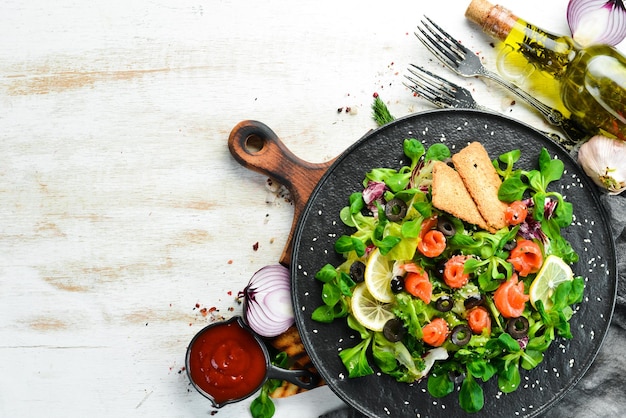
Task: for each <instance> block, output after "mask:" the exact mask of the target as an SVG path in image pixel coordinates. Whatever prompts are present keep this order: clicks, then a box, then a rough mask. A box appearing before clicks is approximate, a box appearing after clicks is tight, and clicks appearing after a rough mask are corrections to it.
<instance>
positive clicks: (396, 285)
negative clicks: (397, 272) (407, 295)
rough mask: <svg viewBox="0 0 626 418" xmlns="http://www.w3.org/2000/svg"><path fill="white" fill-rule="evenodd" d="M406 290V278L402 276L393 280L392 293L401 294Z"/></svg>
mask: <svg viewBox="0 0 626 418" xmlns="http://www.w3.org/2000/svg"><path fill="white" fill-rule="evenodd" d="M403 290H404V278H403V277H402V276H396V277H394V278H393V279H391V291H392V292H393V293H400V292H402V291H403Z"/></svg>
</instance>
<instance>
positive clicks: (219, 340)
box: [188, 322, 267, 404]
mask: <svg viewBox="0 0 626 418" xmlns="http://www.w3.org/2000/svg"><path fill="white" fill-rule="evenodd" d="M188 367H189V373H190V376H191V379H192V380H193V381H194V382H195V383H196V385H197V386H198V387H199V388H200V389H202V390H203V391H204V392H206V393H207V394H209V395H211V397H212V398H213V400H214V401H215V403H217V404H223V403H224V402H226V401H231V400H236V399H239V398H243V397H246V396H247V395H250V394H252V393H253V392H254V391H256V389H258V388H259V386H260V385H261V383H263V380H264V379H265V374H266V371H267V365H266V359H265V354H264V352H263V350H262V348H261V347H260V346H259V343H258V342H257V340H256V339H255V338H254V337H253V336H252V335H251V334H250V332H248V331H247V330H245V329H243V328H242V327H241V326H240V325H239V324H238V323H237V322H229V323H226V324H222V325H216V326H213V327H211V328H207V329H206V330H205V331H203V332H202V333H201V334H199V335H198V336H197V337H196V338H195V339H194V341H193V342H192V345H191V348H190V351H189V361H188Z"/></svg>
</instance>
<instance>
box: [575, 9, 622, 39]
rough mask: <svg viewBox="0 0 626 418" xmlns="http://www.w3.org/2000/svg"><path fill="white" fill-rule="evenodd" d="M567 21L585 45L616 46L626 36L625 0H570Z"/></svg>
mask: <svg viewBox="0 0 626 418" xmlns="http://www.w3.org/2000/svg"><path fill="white" fill-rule="evenodd" d="M567 23H568V25H569V28H570V31H571V33H572V37H573V38H574V40H575V41H576V42H577V43H579V44H580V45H582V46H583V47H586V46H590V45H594V44H606V45H612V46H615V45H617V44H619V43H620V42H621V41H622V40H624V38H626V6H624V1H623V0H570V2H569V3H568V5H567Z"/></svg>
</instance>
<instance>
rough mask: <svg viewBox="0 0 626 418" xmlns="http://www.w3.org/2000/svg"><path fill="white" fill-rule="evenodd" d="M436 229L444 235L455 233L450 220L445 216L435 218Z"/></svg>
mask: <svg viewBox="0 0 626 418" xmlns="http://www.w3.org/2000/svg"><path fill="white" fill-rule="evenodd" d="M437 229H438V230H439V231H441V233H442V234H443V235H445V236H446V237H451V236H452V235H454V234H456V228H455V227H454V224H453V223H452V222H450V219H448V218H446V217H445V216H442V217H440V218H438V219H437Z"/></svg>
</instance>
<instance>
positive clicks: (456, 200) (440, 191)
mask: <svg viewBox="0 0 626 418" xmlns="http://www.w3.org/2000/svg"><path fill="white" fill-rule="evenodd" d="M432 195H433V206H434V207H436V208H437V209H439V210H441V211H444V212H447V213H449V214H450V215H453V216H456V217H457V218H459V219H462V220H464V221H466V222H469V223H471V224H473V225H477V226H479V227H480V228H482V229H489V228H488V226H487V223H486V222H485V220H484V219H483V217H482V215H481V214H480V212H479V211H478V208H477V207H476V203H474V200H473V199H472V196H470V194H469V192H468V191H467V189H466V188H465V183H463V180H462V179H461V176H459V173H457V172H456V171H455V170H454V169H453V168H452V167H450V166H448V165H447V164H446V163H443V162H441V161H437V162H435V163H434V164H433V185H432Z"/></svg>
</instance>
